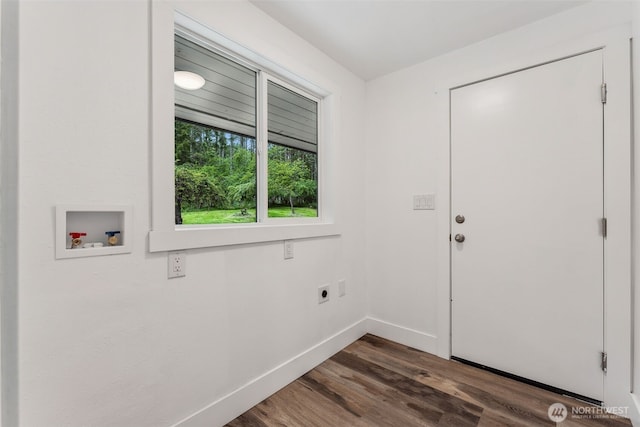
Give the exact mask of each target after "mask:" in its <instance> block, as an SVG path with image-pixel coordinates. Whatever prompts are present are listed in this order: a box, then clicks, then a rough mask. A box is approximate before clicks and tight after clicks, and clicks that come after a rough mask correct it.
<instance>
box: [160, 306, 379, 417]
mask: <svg viewBox="0 0 640 427" xmlns="http://www.w3.org/2000/svg"><path fill="white" fill-rule="evenodd" d="M366 326H367V319H366V318H365V319H362V320H359V321H357V322H355V323H354V324H352V325H351V326H348V327H347V328H345V329H343V330H342V331H340V332H338V333H336V334H335V335H333V336H331V337H329V338H327V339H326V340H324V341H322V342H320V343H319V344H316V345H315V346H313V347H311V348H310V349H308V350H305V351H304V352H302V353H300V354H298V355H297V356H294V357H293V358H291V359H289V360H287V361H286V362H284V363H282V364H281V365H279V366H276V367H275V368H273V369H272V370H270V371H268V372H266V373H264V374H263V375H261V376H259V377H258V378H255V379H254V380H252V381H250V382H249V383H247V384H245V385H243V386H241V387H239V388H238V389H236V390H234V391H233V392H231V393H229V394H228V395H226V396H223V397H222V398H220V399H218V400H216V401H215V402H213V403H211V404H210V405H208V406H206V407H204V408H202V409H200V410H199V411H197V412H195V413H193V414H192V415H189V416H188V417H187V418H185V419H183V420H182V421H179V422H177V423H176V424H174V425H173V426H172V427H199V426H203V425H207V426H219V425H224V424H226V423H228V422H229V421H231V420H233V419H235V418H236V417H238V416H239V415H241V414H242V413H244V412H245V411H247V410H248V409H249V408H251V407H253V406H255V405H257V404H258V403H260V402H261V401H262V400H264V399H266V398H267V397H269V396H271V395H272V394H273V393H275V392H276V391H278V390H280V389H281V388H283V387H284V386H286V385H287V384H289V383H290V382H292V381H294V380H296V379H297V378H299V377H300V376H302V375H303V374H304V373H305V372H308V371H309V370H311V369H313V368H314V367H316V366H318V365H319V364H321V363H322V362H324V361H325V360H327V359H328V358H329V357H331V356H333V355H334V354H335V353H337V352H339V351H340V350H342V349H343V348H345V347H346V346H348V345H349V344H351V343H353V342H355V341H357V340H358V339H360V338H361V337H362V336H363V335H365V334H366V333H367V328H366Z"/></svg>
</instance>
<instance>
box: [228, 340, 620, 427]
mask: <svg viewBox="0 0 640 427" xmlns="http://www.w3.org/2000/svg"><path fill="white" fill-rule="evenodd" d="M553 403H562V404H564V405H565V406H566V407H567V408H568V416H567V418H566V419H565V420H564V421H563V422H561V423H558V424H557V425H561V426H631V422H630V421H629V420H628V419H626V418H621V417H613V416H610V415H608V414H605V415H604V418H602V415H600V416H601V418H596V417H597V415H595V416H591V417H584V416H583V417H582V418H580V417H578V416H577V415H572V408H576V409H577V410H580V411H581V412H583V413H584V411H585V410H586V411H589V410H594V409H596V408H595V407H592V406H590V405H589V404H586V403H583V402H580V401H577V400H574V399H571V398H568V397H564V396H561V395H558V394H555V393H552V392H549V391H546V390H542V389H540V388H536V387H533V386H529V385H526V384H523V383H520V382H517V381H514V380H511V379H508V378H504V377H501V376H497V375H494V374H492V373H489V372H486V371H483V370H481V369H477V368H474V367H471V366H467V365H464V364H461V363H458V362H454V361H448V360H444V359H441V358H438V357H436V356H433V355H430V354H428V353H423V352H421V351H418V350H414V349H411V348H408V347H405V346H402V345H400V344H396V343H393V342H391V341H387V340H385V339H382V338H379V337H376V336H373V335H365V336H364V337H362V338H361V339H360V340H358V341H356V342H355V343H353V344H351V345H350V346H349V347H347V348H345V349H344V350H342V351H341V352H339V353H337V354H336V355H334V356H333V357H331V358H330V359H329V360H327V361H325V362H323V363H322V364H321V365H319V366H318V367H316V368H315V369H313V370H311V371H309V372H307V373H306V374H305V375H303V376H302V377H300V378H299V379H297V380H296V381H294V382H292V383H291V384H289V385H288V386H287V387H285V388H283V389H282V390H280V391H278V392H277V393H275V394H274V395H272V396H270V397H269V398H267V399H265V400H264V401H262V402H260V403H259V404H258V405H256V406H255V407H253V408H251V409H250V410H249V411H247V412H245V413H244V414H242V415H241V416H239V417H238V418H236V419H235V420H233V421H232V422H230V423H229V424H227V426H229V427H240V426H256V427H263V426H296V427H297V426H304V427H311V426H331V427H342V426H393V427H408V426H435V425H438V426H456V427H457V426H545V425H547V426H553V425H556V423H555V422H552V421H551V420H550V418H549V416H548V412H547V411H548V409H549V406H550V405H551V404H553ZM585 408H586V409H585Z"/></svg>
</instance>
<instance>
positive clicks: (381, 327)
mask: <svg viewBox="0 0 640 427" xmlns="http://www.w3.org/2000/svg"><path fill="white" fill-rule="evenodd" d="M367 332H368V333H370V334H372V335H377V336H379V337H381V338H385V339H388V340H390V341H393V342H397V343H398V344H402V345H406V346H407V347H412V348H415V349H418V350H422V351H425V352H427V353H431V354H438V337H436V336H435V335H431V334H426V333H424V332H420V331H416V330H415V329H409V328H405V327H404V326H399V325H395V324H393V323H389V322H385V321H383V320H379V319H374V318H372V317H369V318H368V319H367Z"/></svg>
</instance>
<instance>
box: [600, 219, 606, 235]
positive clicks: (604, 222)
mask: <svg viewBox="0 0 640 427" xmlns="http://www.w3.org/2000/svg"><path fill="white" fill-rule="evenodd" d="M601 221H602V237H607V218H602V220H601Z"/></svg>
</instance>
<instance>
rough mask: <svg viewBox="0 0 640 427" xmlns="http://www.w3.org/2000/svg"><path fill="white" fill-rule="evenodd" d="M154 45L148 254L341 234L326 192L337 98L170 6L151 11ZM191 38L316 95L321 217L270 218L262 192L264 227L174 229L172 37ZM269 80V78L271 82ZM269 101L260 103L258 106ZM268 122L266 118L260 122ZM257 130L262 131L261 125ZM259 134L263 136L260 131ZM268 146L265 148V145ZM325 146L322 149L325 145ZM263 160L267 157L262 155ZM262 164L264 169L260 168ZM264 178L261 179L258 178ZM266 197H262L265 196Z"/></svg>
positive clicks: (261, 174)
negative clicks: (331, 129)
mask: <svg viewBox="0 0 640 427" xmlns="http://www.w3.org/2000/svg"><path fill="white" fill-rule="evenodd" d="M152 14H153V18H152V30H151V36H152V39H151V40H152V46H151V52H152V55H151V88H150V90H151V105H150V109H151V120H152V125H151V152H152V155H151V187H152V188H151V195H152V198H151V222H152V229H151V231H150V232H149V251H150V252H161V251H171V250H183V249H191V248H205V247H218V246H228V245H241V244H251V243H262V242H271V241H280V240H290V239H303V238H314V237H324V236H334V235H339V234H341V233H340V228H339V227H338V225H337V224H336V223H335V222H334V216H333V209H332V208H333V204H332V203H331V202H332V201H331V198H330V197H329V196H330V194H329V193H330V192H329V191H327V187H328V185H327V170H328V164H327V163H328V161H327V158H328V157H329V153H330V152H331V150H330V149H329V145H330V143H331V141H330V139H331V137H330V132H329V130H330V129H329V127H328V126H329V125H328V123H330V122H332V121H333V119H334V117H333V114H332V112H333V111H335V108H334V103H335V102H336V95H335V94H332V93H330V92H328V91H326V90H325V89H322V88H320V87H319V86H317V85H315V84H312V83H310V82H309V81H307V80H306V79H303V78H301V77H300V76H298V75H295V74H294V73H292V72H290V71H288V70H286V69H285V68H283V67H281V66H279V65H278V64H276V63H274V62H273V61H271V60H269V59H267V58H265V57H263V56H261V55H259V54H258V53H256V52H253V51H251V50H250V49H247V48H245V47H243V46H241V45H239V44H237V43H235V42H233V41H231V40H229V39H228V38H226V37H224V36H223V35H221V34H219V33H217V32H216V31H214V30H212V29H211V28H209V27H206V26H205V25H203V24H200V23H198V22H197V21H195V20H193V19H192V18H190V17H188V16H186V15H184V14H183V13H181V12H179V11H177V10H173V9H172V8H171V7H169V6H168V5H166V4H162V3H154V7H153V10H152ZM176 32H178V33H180V34H184V35H188V36H189V37H190V38H192V39H195V40H197V41H198V42H199V43H201V44H202V45H204V46H205V47H206V46H209V47H214V48H219V49H222V50H223V51H224V52H225V53H227V54H229V55H230V57H231V58H233V59H234V60H237V61H238V62H240V63H242V64H245V63H247V62H249V63H253V64H255V65H256V66H257V67H259V68H260V69H261V70H262V71H263V73H260V74H261V75H263V76H262V77H260V79H261V82H262V83H265V84H266V78H268V79H269V80H271V81H273V82H275V83H278V84H283V83H284V84H285V85H287V86H289V87H293V88H296V89H297V90H301V91H302V92H303V93H309V94H313V95H314V98H316V99H317V100H319V103H318V110H319V118H321V120H319V123H320V125H319V129H318V132H319V141H322V144H320V143H319V144H318V145H319V147H318V151H319V152H320V150H321V151H322V155H318V168H319V171H320V173H319V181H318V217H317V218H296V219H291V220H289V219H287V220H284V221H283V220H282V219H275V218H271V219H270V218H267V208H266V205H265V203H266V202H267V200H266V191H265V190H266V188H262V189H261V188H258V197H261V198H262V200H260V199H259V200H258V206H259V207H258V208H259V209H264V212H263V213H262V218H260V217H259V218H260V219H261V221H260V222H256V223H251V224H221V225H210V226H209V225H198V226H184V225H183V226H176V225H175V215H174V214H175V197H174V187H175V181H174V144H175V142H174V130H173V123H174V116H175V111H174V107H173V105H174V88H173V77H172V75H173V55H174V53H173V43H174V42H173V39H174V34H175V33H176ZM267 76H268V77H267ZM263 101H264V102H265V103H266V99H265V100H261V99H258V102H263ZM264 119H266V117H264V118H263V119H262V120H264ZM258 127H259V129H260V128H262V127H263V126H260V124H259V123H258ZM259 132H260V131H259ZM265 144H266V143H265ZM321 145H322V146H321ZM259 157H264V156H262V155H261V154H259ZM261 165H262V166H261ZM264 165H266V160H264V161H263V160H259V163H258V174H259V178H258V182H259V183H260V182H262V183H261V184H259V185H262V186H266V181H265V179H266V170H265V166H264ZM260 178H262V180H261V179H260ZM263 193H264V194H263Z"/></svg>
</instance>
